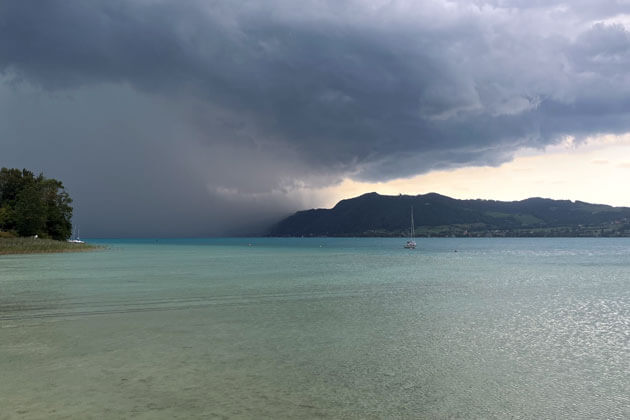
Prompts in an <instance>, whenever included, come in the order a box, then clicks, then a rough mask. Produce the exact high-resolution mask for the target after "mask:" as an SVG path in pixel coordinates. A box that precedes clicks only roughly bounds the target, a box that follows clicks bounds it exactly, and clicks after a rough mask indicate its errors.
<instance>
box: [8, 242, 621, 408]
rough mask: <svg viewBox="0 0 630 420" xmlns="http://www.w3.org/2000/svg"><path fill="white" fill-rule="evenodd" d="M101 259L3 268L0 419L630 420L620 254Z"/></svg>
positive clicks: (314, 252)
mask: <svg viewBox="0 0 630 420" xmlns="http://www.w3.org/2000/svg"><path fill="white" fill-rule="evenodd" d="M248 243H252V244H253V246H251V247H249V246H247V245H248ZM108 245H109V246H110V248H109V249H108V250H107V251H103V252H94V253H87V254H84V253H81V254H74V255H73V254H59V255H28V256H3V257H0V372H2V377H3V380H2V381H0V418H2V419H4V418H67V417H72V418H128V417H138V418H152V419H153V418H174V417H180V418H313V417H327V418H340V417H341V418H452V417H464V418H497V417H498V418H505V417H521V418H628V417H630V399H629V398H630V397H628V396H629V395H630V371H629V370H628V366H629V365H630V246H628V245H629V244H628V243H627V241H625V240H613V239H610V240H597V239H532V240H529V239H431V240H420V241H418V249H416V250H415V251H409V250H404V249H402V245H403V243H402V242H401V241H400V240H396V239H259V238H255V239H253V238H252V239H222V240H219V239H214V240H171V241H166V240H160V241H159V242H156V241H155V240H153V241H119V242H109V243H108ZM455 250H457V251H458V252H453V251H455ZM4 378H11V379H10V380H4Z"/></svg>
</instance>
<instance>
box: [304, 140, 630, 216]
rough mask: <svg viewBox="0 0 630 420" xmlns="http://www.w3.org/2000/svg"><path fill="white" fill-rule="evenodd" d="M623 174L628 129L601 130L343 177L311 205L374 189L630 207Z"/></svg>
mask: <svg viewBox="0 0 630 420" xmlns="http://www.w3.org/2000/svg"><path fill="white" fill-rule="evenodd" d="M629 178H630V133H628V134H624V135H619V136H615V135H603V136H597V137H590V138H588V139H586V140H585V141H584V142H580V143H577V142H576V141H575V140H574V139H573V138H568V139H566V140H565V141H564V142H562V143H560V144H557V145H555V146H550V147H547V148H546V149H544V150H533V149H523V150H520V151H519V152H517V153H516V155H515V158H514V159H513V160H512V161H510V162H507V163H504V164H503V165H500V166H498V167H489V166H484V167H467V168H460V169H455V170H445V171H434V172H430V173H427V174H423V175H418V176H415V177H412V178H407V179H396V180H392V181H389V182H377V183H369V182H358V181H353V180H350V179H345V180H344V181H343V182H342V183H340V184H338V185H336V186H332V187H327V188H322V189H319V190H315V197H316V198H315V201H314V202H313V205H314V206H317V205H319V206H320V207H322V206H323V207H326V208H329V207H332V206H334V205H335V204H336V203H337V202H338V201H339V200H342V199H344V198H350V197H356V196H358V195H361V194H364V193H367V192H373V191H374V192H377V193H379V194H384V195H398V194H409V195H416V194H426V193H429V192H436V193H439V194H443V195H447V196H450V197H453V198H459V199H475V198H480V199H489V200H500V201H516V200H523V199H526V198H530V197H544V198H553V199H557V200H573V201H575V200H579V201H586V202H590V203H597V204H609V205H612V206H627V207H630V184H629V183H628V182H627V180H628V179H629ZM307 201H308V200H307ZM315 202H316V203H317V204H315ZM305 204H306V203H305ZM313 205H312V206H313Z"/></svg>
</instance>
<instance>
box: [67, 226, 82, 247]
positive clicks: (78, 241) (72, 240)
mask: <svg viewBox="0 0 630 420" xmlns="http://www.w3.org/2000/svg"><path fill="white" fill-rule="evenodd" d="M68 242H70V243H71V244H84V243H85V242H84V241H82V240H81V238H80V237H79V228H77V230H76V235H74V239H68Z"/></svg>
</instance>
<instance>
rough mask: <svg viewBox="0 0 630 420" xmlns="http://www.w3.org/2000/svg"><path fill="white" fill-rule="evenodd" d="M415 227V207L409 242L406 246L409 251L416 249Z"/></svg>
mask: <svg viewBox="0 0 630 420" xmlns="http://www.w3.org/2000/svg"><path fill="white" fill-rule="evenodd" d="M414 230H415V228H414V226H413V206H411V231H410V232H409V240H408V241H407V243H406V244H405V248H407V249H416V241H415V240H414V236H413V234H414Z"/></svg>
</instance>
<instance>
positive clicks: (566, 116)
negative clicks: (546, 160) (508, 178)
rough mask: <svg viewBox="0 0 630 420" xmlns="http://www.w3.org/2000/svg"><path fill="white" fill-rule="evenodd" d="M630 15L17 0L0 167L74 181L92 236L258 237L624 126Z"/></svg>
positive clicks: (6, 10) (550, 1) (0, 28)
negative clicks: (285, 219) (338, 204)
mask: <svg viewBox="0 0 630 420" xmlns="http://www.w3.org/2000/svg"><path fill="white" fill-rule="evenodd" d="M629 28H630V1H628V0H617V1H612V0H599V1H591V0H589V1H587V0H573V1H570V2H561V1H554V0H547V1H538V0H494V1H481V0H479V1H470V0H466V1H464V0H462V1H458V0H453V1H440V0H435V1H376V0H375V1H369V0H365V1H343V0H331V1H327V0H310V1H309V0H304V1H294V0H258V1H248V0H243V1H238V0H211V1H210V0H207V1H194V0H191V1H175V0H171V1H160V0H126V1H122V0H93V1H84V0H40V1H34V0H33V1H29V0H3V1H0V166H8V167H27V168H30V169H32V170H35V171H43V172H44V174H45V175H47V176H50V177H55V178H58V179H60V180H62V181H63V182H64V183H65V185H66V187H67V189H68V190H69V192H70V193H71V195H72V197H73V198H74V199H75V216H76V217H75V220H76V222H77V224H79V225H80V226H81V231H82V233H83V235H84V236H206V235H218V234H234V233H242V232H250V231H254V230H255V229H257V228H260V227H261V226H264V225H265V224H267V223H270V222H271V221H274V220H276V219H277V218H278V217H280V216H281V215H284V214H287V213H289V212H291V211H294V210H296V209H300V208H302V207H304V206H307V207H310V206H317V205H323V204H328V203H329V201H330V200H331V195H330V194H332V193H331V191H332V190H331V188H332V189H334V188H337V187H339V188H340V186H343V185H348V183H352V184H353V185H355V186H356V185H361V186H362V187H361V188H363V189H370V186H372V185H383V184H384V183H392V182H393V183H396V182H400V180H410V179H412V180H413V179H416V180H417V179H419V178H417V177H418V176H425V177H426V176H428V175H430V174H433V173H434V174H439V173H451V174H453V173H455V172H456V171H461V170H465V169H466V168H475V167H483V166H491V167H498V166H500V165H502V164H504V165H509V162H510V161H512V160H513V159H514V156H515V153H516V154H518V153H521V151H522V150H535V151H539V153H540V154H541V156H544V155H545V153H546V152H545V151H546V150H549V146H551V147H552V148H553V147H557V145H561V144H565V143H566V142H567V141H570V142H571V144H572V145H573V147H579V146H580V145H581V144H584V142H585V141H586V139H589V138H590V139H592V138H604V137H602V136H604V135H608V136H609V137H605V138H610V136H613V137H615V136H617V137H619V138H622V136H623V135H624V134H625V133H628V132H630V77H629V76H630V72H629V70H628V69H630V32H629ZM617 146H618V145H617ZM623 150H624V151H625V150H627V149H623ZM620 168H621V166H620ZM626 169H628V168H626ZM454 171H455V172H454ZM501 176H502V177H503V178H502V179H504V178H505V175H501ZM427 179H428V178H423V179H422V180H423V181H422V182H427ZM442 179H443V180H445V179H446V178H442ZM418 182H420V181H418ZM442 184H444V182H442ZM434 185H435V186H436V187H439V186H440V185H441V184H440V183H439V182H438V183H437V184H434ZM408 188H413V186H411V187H409V186H408ZM427 188H429V189H431V185H428V186H427V185H426V184H422V185H418V188H417V192H424V191H425V190H426V189H427ZM480 188H481V187H480ZM506 188H509V186H508V187H506ZM517 188H518V186H517V185H515V186H514V187H513V190H515V189H517ZM594 188H596V187H594ZM350 190H352V191H353V192H354V191H355V190H356V188H355V189H349V190H347V191H350ZM435 190H437V188H436V189H435ZM336 191H337V192H336V194H339V191H346V190H343V189H342V190H336ZM356 192H359V191H358V190H357V191H356ZM405 192H411V191H407V190H405ZM437 192H444V191H439V190H438V191H437ZM475 192H476V190H475V189H474V188H472V191H469V194H468V195H473V196H474V195H475ZM478 192H479V194H478V195H487V190H484V191H482V189H479V190H478ZM578 193H579V191H578ZM327 194H328V195H327ZM541 195H542V194H541ZM517 196H518V194H517ZM584 196H585V197H583V198H587V196H588V191H586V190H585V191H584ZM489 198H491V197H489ZM496 198H501V197H496ZM523 198H524V197H523ZM575 198H581V197H575ZM629 204H630V203H629Z"/></svg>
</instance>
